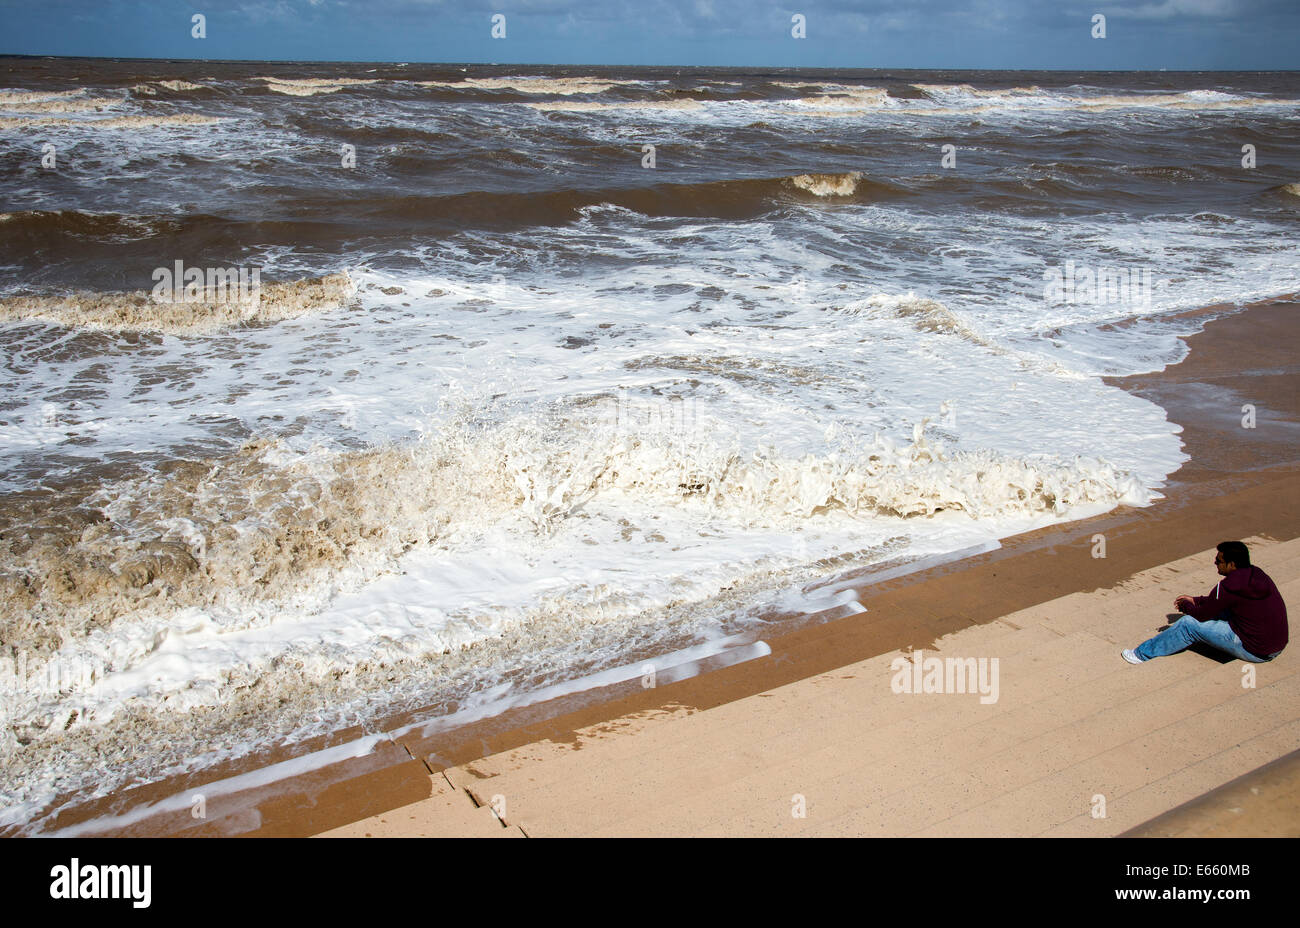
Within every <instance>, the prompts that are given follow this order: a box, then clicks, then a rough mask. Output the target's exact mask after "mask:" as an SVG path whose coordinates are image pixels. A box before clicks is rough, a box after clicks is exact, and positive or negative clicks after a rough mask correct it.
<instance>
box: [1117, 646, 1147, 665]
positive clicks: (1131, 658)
mask: <svg viewBox="0 0 1300 928" xmlns="http://www.w3.org/2000/svg"><path fill="white" fill-rule="evenodd" d="M1119 656H1120V657H1122V658H1124V660H1126V661H1128V662H1129V663H1130V664H1142V663H1145V661H1143V660H1142V658H1140V657H1138V656H1137V652H1136V651H1134V650H1133V649H1132V648H1125V649H1124V650H1123V651H1120V652H1119Z"/></svg>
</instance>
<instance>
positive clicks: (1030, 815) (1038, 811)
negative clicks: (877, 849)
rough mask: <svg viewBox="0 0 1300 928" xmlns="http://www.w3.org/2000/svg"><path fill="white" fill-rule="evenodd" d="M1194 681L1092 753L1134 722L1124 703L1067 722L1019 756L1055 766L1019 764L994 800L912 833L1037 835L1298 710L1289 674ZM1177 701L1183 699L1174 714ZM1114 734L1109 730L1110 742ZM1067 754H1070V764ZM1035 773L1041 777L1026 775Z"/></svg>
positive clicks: (1123, 818)
mask: <svg viewBox="0 0 1300 928" xmlns="http://www.w3.org/2000/svg"><path fill="white" fill-rule="evenodd" d="M1198 682H1200V681H1198V680H1197V679H1195V678H1193V679H1190V680H1188V681H1186V682H1185V683H1184V684H1180V685H1179V686H1177V687H1173V688H1171V690H1176V691H1177V692H1170V693H1169V696H1170V699H1171V700H1172V701H1174V702H1171V703H1170V704H1169V705H1168V706H1166V707H1164V708H1163V711H1162V714H1161V719H1162V720H1166V719H1169V718H1170V717H1171V716H1172V717H1175V718H1174V720H1172V721H1167V723H1166V724H1165V725H1163V726H1162V727H1160V728H1158V729H1156V730H1154V731H1146V732H1145V733H1143V734H1141V735H1139V736H1138V737H1130V738H1128V740H1125V741H1123V742H1122V743H1119V744H1116V745H1114V746H1113V747H1110V748H1109V749H1106V750H1102V751H1100V752H1096V748H1097V746H1098V745H1099V744H1102V743H1104V739H1103V737H1102V736H1103V735H1105V734H1107V733H1110V732H1114V731H1120V732H1123V734H1124V735H1132V729H1125V727H1124V726H1125V724H1126V723H1130V724H1138V722H1139V718H1138V717H1137V716H1136V715H1135V714H1134V712H1133V708H1134V707H1133V706H1132V705H1131V704H1129V705H1126V706H1121V707H1116V709H1115V710H1113V711H1110V710H1108V711H1107V712H1105V713H1099V714H1098V716H1096V720H1097V721H1096V724H1094V725H1092V726H1087V725H1076V726H1073V727H1072V728H1073V731H1071V732H1064V733H1060V734H1058V735H1056V736H1055V737H1054V738H1053V739H1052V742H1051V743H1039V744H1030V745H1026V746H1025V747H1026V749H1027V750H1028V751H1029V753H1022V755H1021V758H1022V760H1024V761H1033V760H1034V759H1037V758H1042V757H1044V756H1046V757H1048V758H1052V759H1053V760H1054V762H1055V764H1056V765H1058V766H1056V769H1054V770H1050V771H1049V772H1046V773H1042V771H1043V770H1044V769H1045V768H1047V767H1048V763H1047V762H1043V763H1040V764H1033V763H1032V762H1031V763H1025V764H1024V765H1023V766H1024V769H1025V770H1026V774H1025V775H1024V776H1022V777H1021V778H1020V780H1021V781H1022V785H1019V786H1016V785H1015V784H1014V782H1012V781H1009V780H1005V779H999V780H998V781H997V783H996V785H997V787H998V793H999V795H997V796H996V798H993V799H991V800H989V801H987V802H984V803H982V804H980V805H978V806H975V807H973V808H971V809H969V810H966V811H964V812H962V813H960V814H958V815H955V816H951V817H949V818H947V819H945V820H943V821H940V822H937V823H935V824H934V825H932V826H930V827H927V828H924V829H922V830H920V831H918V832H916V834H917V835H918V836H940V835H944V836H969V835H989V834H995V835H1008V836H1019V835H1034V834H1041V833H1042V832H1044V831H1047V830H1048V829H1050V828H1052V827H1054V826H1056V825H1059V824H1061V823H1062V822H1065V821H1069V820H1070V819H1073V818H1075V817H1077V816H1078V815H1079V814H1080V813H1082V812H1086V811H1087V810H1088V804H1089V803H1090V802H1091V800H1092V797H1094V796H1097V795H1101V796H1105V797H1120V796H1124V795H1126V794H1127V793H1129V792H1132V791H1134V790H1137V789H1140V788H1142V787H1144V786H1147V785H1148V784H1151V783H1153V782H1155V781H1157V780H1159V779H1161V778H1163V777H1165V776H1168V775H1170V774H1172V773H1174V772H1176V771H1178V770H1181V769H1184V768H1186V767H1190V766H1192V765H1194V764H1196V763H1198V762H1199V761H1202V760H1204V759H1206V758H1207V757H1211V756H1213V755H1214V754H1216V753H1218V752H1219V750H1218V749H1219V746H1221V745H1223V744H1233V743H1239V742H1241V741H1243V740H1246V739H1249V738H1252V737H1256V736H1258V735H1261V734H1264V733H1265V732H1268V731H1271V730H1272V729H1274V728H1276V727H1277V725H1278V720H1279V715H1280V717H1281V718H1283V719H1287V720H1289V719H1293V718H1295V717H1296V715H1297V710H1300V699H1298V697H1297V694H1296V692H1295V685H1294V680H1293V679H1291V678H1290V677H1288V678H1287V679H1285V680H1281V681H1279V682H1278V683H1277V684H1274V685H1270V686H1265V687H1263V688H1260V689H1257V690H1255V691H1253V692H1251V693H1250V694H1249V695H1245V696H1240V695H1235V694H1234V695H1232V696H1224V695H1223V691H1224V690H1229V689H1230V688H1231V687H1230V686H1224V687H1219V688H1216V689H1217V690H1218V692H1217V693H1215V692H1212V691H1210V690H1204V689H1198V688H1197V686H1196V684H1197V683H1198ZM1216 696H1217V697H1218V698H1217V699H1216ZM1176 701H1182V702H1183V709H1182V711H1181V712H1179V707H1178V705H1177V704H1176ZM1139 708H1140V707H1139ZM1103 729H1104V730H1103ZM1115 738H1116V736H1114V735H1111V738H1110V739H1109V740H1115ZM1071 744H1073V745H1074V748H1073V751H1071V750H1070V745H1071ZM1094 752H1095V753H1094ZM1072 755H1073V756H1074V757H1075V758H1077V759H1075V760H1074V762H1072V763H1071V762H1070V760H1071V757H1072ZM1079 755H1087V756H1082V757H1080V756H1079ZM969 772H970V773H971V774H973V775H976V776H978V777H980V778H981V779H983V777H984V776H986V775H987V771H981V770H979V769H977V768H973V767H972V768H969ZM1035 773H1041V774H1042V775H1040V776H1038V777H1037V778H1034V779H1032V780H1031V779H1029V777H1030V776H1032V775H1033V774H1035ZM1220 782H1221V781H1220ZM1215 785H1217V783H1216V782H1206V783H1204V784H1203V785H1201V786H1200V787H1199V789H1200V791H1204V790H1205V789H1209V788H1210V787H1212V786H1215ZM1109 804H1110V800H1108V806H1109ZM1110 811H1111V815H1112V816H1113V817H1115V818H1116V824H1117V825H1120V826H1121V830H1122V828H1126V827H1131V826H1133V825H1136V824H1138V823H1139V822H1141V821H1142V820H1143V816H1142V815H1140V814H1139V815H1135V816H1133V817H1131V818H1130V817H1129V816H1127V815H1122V814H1117V812H1116V810H1113V808H1112V809H1111V810H1110ZM1120 811H1121V812H1122V807H1121V810H1120ZM1147 817H1149V816H1147Z"/></svg>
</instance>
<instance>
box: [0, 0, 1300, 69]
mask: <svg viewBox="0 0 1300 928" xmlns="http://www.w3.org/2000/svg"><path fill="white" fill-rule="evenodd" d="M196 15H197V16H201V17H202V29H201V30H200V29H199V28H198V27H197V26H196V24H195V20H194V17H195V16H196ZM1099 16H1100V17H1104V21H1102V20H1098V19H1097V17H1099ZM1099 26H1104V36H1102V35H1100V34H1098V35H1094V33H1099V32H1100V31H1101V30H1100V29H1099ZM801 30H802V32H803V35H802V36H801V37H800V36H797V35H796V33H798V32H800V31H801ZM199 31H201V32H202V33H203V35H202V36H199V35H197V34H196V33H198V32H199ZM494 32H495V33H496V35H493V33H494ZM0 54H21V55H82V56H91V57H118V58H197V59H254V60H271V61H405V62H458V63H500V64H591V65H610V64H628V65H671V66H752V67H828V68H1006V69H1045V70H1089V71H1105V70H1158V69H1160V68H1167V69H1169V70H1281V69H1288V70H1289V69H1298V68H1300V0H1115V2H1107V0H1098V2H1083V0H902V2H899V0H814V2H803V0H224V2H208V0H0Z"/></svg>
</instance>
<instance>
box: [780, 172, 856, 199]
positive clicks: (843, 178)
mask: <svg viewBox="0 0 1300 928" xmlns="http://www.w3.org/2000/svg"><path fill="white" fill-rule="evenodd" d="M860 180H862V173H861V172H860V171H849V172H848V173H847V174H800V175H798V176H797V177H792V178H790V181H791V182H792V183H793V184H794V185H795V186H796V187H798V188H799V189H800V190H807V191H808V192H809V193H811V194H813V195H814V196H818V197H848V196H852V195H853V194H854V193H856V192H857V189H858V181H860Z"/></svg>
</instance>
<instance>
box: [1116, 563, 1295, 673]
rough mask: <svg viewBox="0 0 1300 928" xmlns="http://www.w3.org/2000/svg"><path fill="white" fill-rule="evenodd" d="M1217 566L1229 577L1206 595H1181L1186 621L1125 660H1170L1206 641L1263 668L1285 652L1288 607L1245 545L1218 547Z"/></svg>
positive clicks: (1179, 603) (1126, 655)
mask: <svg viewBox="0 0 1300 928" xmlns="http://www.w3.org/2000/svg"><path fill="white" fill-rule="evenodd" d="M1217 551H1218V553H1217V554H1216V555H1215V558H1214V566H1215V567H1216V568H1218V571H1219V574H1220V575H1221V576H1222V577H1223V578H1224V579H1222V580H1220V581H1219V582H1218V583H1217V584H1215V587H1214V589H1212V590H1210V592H1209V595H1207V596H1179V597H1178V598H1177V599H1175V600H1174V608H1175V609H1177V610H1178V611H1179V612H1182V613H1184V615H1183V617H1182V618H1181V619H1179V620H1178V621H1177V622H1175V623H1174V624H1173V625H1170V626H1169V627H1168V628H1166V629H1165V630H1164V631H1163V632H1161V633H1160V634H1158V635H1156V636H1155V637H1154V638H1148V639H1147V640H1146V641H1144V642H1142V643H1141V644H1140V645H1138V646H1137V647H1136V648H1134V649H1132V650H1124V651H1121V652H1120V655H1121V656H1122V657H1123V658H1124V660H1126V661H1128V662H1129V663H1130V664H1141V663H1142V662H1143V661H1149V660H1151V658H1153V657H1165V656H1166V655H1169V654H1177V653H1178V652H1179V651H1182V650H1184V649H1185V648H1187V647H1189V646H1191V645H1192V644H1195V643H1196V642H1198V641H1203V642H1205V643H1206V644H1208V645H1210V646H1211V647H1213V648H1217V649H1218V650H1220V651H1226V652H1227V653H1228V654H1231V655H1232V656H1233V657H1238V658H1241V659H1242V660H1243V661H1250V662H1251V663H1254V664H1260V663H1263V662H1264V661H1271V660H1272V659H1273V658H1275V657H1277V656H1278V655H1279V654H1281V653H1282V649H1283V648H1285V647H1286V643H1287V624H1286V604H1285V603H1283V602H1282V594H1281V593H1279V592H1278V590H1277V584H1275V583H1274V582H1273V581H1272V580H1271V579H1270V578H1269V576H1268V574H1266V573H1264V571H1262V570H1260V569H1259V568H1258V567H1252V566H1251V564H1250V551H1249V550H1247V548H1246V546H1245V545H1244V544H1242V543H1241V542H1240V541H1224V542H1220V543H1219V544H1218V546H1217Z"/></svg>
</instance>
